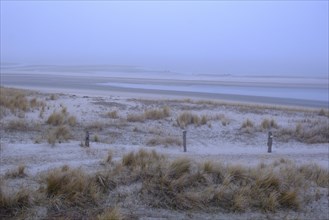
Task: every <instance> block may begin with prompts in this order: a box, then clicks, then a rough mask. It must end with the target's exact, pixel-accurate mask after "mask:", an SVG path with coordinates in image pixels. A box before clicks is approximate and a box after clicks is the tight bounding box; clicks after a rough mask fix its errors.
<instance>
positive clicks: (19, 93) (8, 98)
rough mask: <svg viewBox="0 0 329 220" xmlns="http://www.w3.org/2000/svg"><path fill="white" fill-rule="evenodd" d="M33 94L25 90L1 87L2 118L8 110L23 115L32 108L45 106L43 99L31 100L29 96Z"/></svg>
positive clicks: (0, 109) (0, 112) (0, 116)
mask: <svg viewBox="0 0 329 220" xmlns="http://www.w3.org/2000/svg"><path fill="white" fill-rule="evenodd" d="M31 94H32V93H31V92H29V91H25V90H20V89H11V88H4V87H0V107H1V108H0V118H2V117H4V116H5V115H6V114H7V110H8V111H10V112H11V113H12V114H15V115H18V116H21V115H24V113H25V112H28V111H29V110H31V109H35V108H39V107H42V106H45V103H44V102H43V101H38V100H37V99H36V98H31V99H30V100H29V99H28V98H27V96H28V95H31Z"/></svg>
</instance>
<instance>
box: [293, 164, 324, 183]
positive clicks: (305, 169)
mask: <svg viewBox="0 0 329 220" xmlns="http://www.w3.org/2000/svg"><path fill="white" fill-rule="evenodd" d="M299 172H300V173H301V174H302V175H303V176H304V178H305V179H307V180H310V181H313V182H315V183H316V184H317V185H318V186H321V187H326V188H329V171H328V170H325V169H323V168H321V167H319V166H318V165H316V164H311V165H303V166H301V167H300V168H299Z"/></svg>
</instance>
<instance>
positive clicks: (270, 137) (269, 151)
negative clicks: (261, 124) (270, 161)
mask: <svg viewBox="0 0 329 220" xmlns="http://www.w3.org/2000/svg"><path fill="white" fill-rule="evenodd" d="M272 142H273V135H272V132H270V131H269V132H268V138H267V152H268V153H271V152H272Z"/></svg>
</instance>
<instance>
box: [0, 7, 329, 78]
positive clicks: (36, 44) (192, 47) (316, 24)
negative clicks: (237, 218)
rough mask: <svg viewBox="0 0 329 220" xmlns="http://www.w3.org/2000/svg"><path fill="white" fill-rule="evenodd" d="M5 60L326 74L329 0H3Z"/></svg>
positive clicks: (187, 70)
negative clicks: (81, 0)
mask: <svg viewBox="0 0 329 220" xmlns="http://www.w3.org/2000/svg"><path fill="white" fill-rule="evenodd" d="M3 63H24V64H48V65H49V64H57V65H77V64H90V65H97V64H100V65H116V64H117V65H131V66H139V67H142V68H146V69H148V68H149V69H154V70H159V71H161V70H168V71H173V72H175V71H177V72H184V73H193V74H231V75H264V76H266V75H283V76H285V75H304V76H325V77H328V2H327V1H288V2H285V1H279V2H273V1H251V2H241V1H233V2H226V1H219V2H213V1H210V2H199V1H192V2H185V1H183V2H171V1H170V2H143V1H137V2H125V1H124V2H103V1H101V2H73V1H71V2H49V1H47V2H39V1H36V2H32V1H27V2H23V1H13V2H11V1H1V65H3ZM155 74H156V73H155Z"/></svg>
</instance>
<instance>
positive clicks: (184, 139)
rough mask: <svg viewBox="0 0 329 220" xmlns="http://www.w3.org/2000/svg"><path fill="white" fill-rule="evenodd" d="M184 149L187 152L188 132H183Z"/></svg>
mask: <svg viewBox="0 0 329 220" xmlns="http://www.w3.org/2000/svg"><path fill="white" fill-rule="evenodd" d="M183 147H184V152H186V130H184V131H183Z"/></svg>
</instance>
